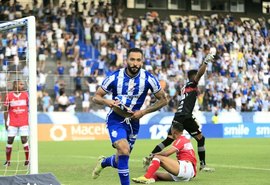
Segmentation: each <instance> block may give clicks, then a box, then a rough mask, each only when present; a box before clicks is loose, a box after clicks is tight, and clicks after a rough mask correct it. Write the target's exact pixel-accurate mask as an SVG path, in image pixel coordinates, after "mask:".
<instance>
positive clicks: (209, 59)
mask: <svg viewBox="0 0 270 185" xmlns="http://www.w3.org/2000/svg"><path fill="white" fill-rule="evenodd" d="M213 59H214V55H212V54H208V55H207V56H206V57H205V59H204V61H203V63H202V65H201V67H200V68H199V70H198V72H197V74H196V76H195V79H194V81H195V82H197V83H198V82H199V81H200V79H201V77H202V75H203V74H204V73H205V70H206V67H207V64H208V62H212V61H213Z"/></svg>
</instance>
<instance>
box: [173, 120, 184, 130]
mask: <svg viewBox="0 0 270 185" xmlns="http://www.w3.org/2000/svg"><path fill="white" fill-rule="evenodd" d="M172 128H173V129H175V130H177V131H178V132H183V130H184V125H183V124H182V123H180V122H178V121H173V122H172Z"/></svg>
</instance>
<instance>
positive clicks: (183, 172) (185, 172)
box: [170, 160, 194, 181]
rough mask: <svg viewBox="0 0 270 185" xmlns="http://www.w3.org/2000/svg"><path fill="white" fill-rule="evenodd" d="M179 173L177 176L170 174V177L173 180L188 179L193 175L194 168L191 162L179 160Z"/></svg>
mask: <svg viewBox="0 0 270 185" xmlns="http://www.w3.org/2000/svg"><path fill="white" fill-rule="evenodd" d="M178 162H179V173H178V175H177V176H174V175H172V174H170V175H171V177H172V178H173V180H174V181H189V180H190V179H192V178H193V177H194V168H193V165H192V163H191V162H187V161H181V160H179V161H178Z"/></svg>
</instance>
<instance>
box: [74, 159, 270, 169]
mask: <svg viewBox="0 0 270 185" xmlns="http://www.w3.org/2000/svg"><path fill="white" fill-rule="evenodd" d="M71 157H73V158H87V159H91V160H92V159H93V160H96V159H97V158H98V156H71ZM129 161H131V162H142V160H139V159H132V158H131V159H129ZM208 164H209V163H208ZM209 166H213V167H220V168H235V169H244V170H260V171H270V168H257V167H250V166H236V165H220V164H209Z"/></svg>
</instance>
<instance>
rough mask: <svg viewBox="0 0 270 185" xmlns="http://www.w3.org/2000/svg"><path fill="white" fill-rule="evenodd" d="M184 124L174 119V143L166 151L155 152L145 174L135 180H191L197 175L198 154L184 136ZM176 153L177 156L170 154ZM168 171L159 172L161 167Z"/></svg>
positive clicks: (144, 181) (172, 128)
mask: <svg viewBox="0 0 270 185" xmlns="http://www.w3.org/2000/svg"><path fill="white" fill-rule="evenodd" d="M183 130H184V127H183V124H181V123H179V122H177V121H173V123H172V126H171V135H172V137H173V139H175V141H174V143H173V145H172V146H171V147H170V148H169V149H168V150H166V151H161V152H159V153H156V154H154V156H153V159H152V162H151V164H150V166H149V168H148V169H147V172H146V173H145V175H144V176H141V177H138V178H132V180H133V181H134V182H137V183H143V184H151V183H154V182H155V181H157V180H162V181H190V180H191V179H192V178H193V177H195V176H196V163H197V160H196V156H195V152H194V149H193V146H192V144H191V142H190V140H189V139H187V138H186V137H185V136H183V135H182V134H183ZM174 153H176V158H177V160H175V159H172V158H170V157H169V156H170V155H172V154H174ZM160 166H161V167H162V168H163V169H165V170H166V171H167V172H165V173H164V172H157V170H158V169H159V167H160Z"/></svg>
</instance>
